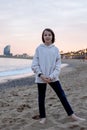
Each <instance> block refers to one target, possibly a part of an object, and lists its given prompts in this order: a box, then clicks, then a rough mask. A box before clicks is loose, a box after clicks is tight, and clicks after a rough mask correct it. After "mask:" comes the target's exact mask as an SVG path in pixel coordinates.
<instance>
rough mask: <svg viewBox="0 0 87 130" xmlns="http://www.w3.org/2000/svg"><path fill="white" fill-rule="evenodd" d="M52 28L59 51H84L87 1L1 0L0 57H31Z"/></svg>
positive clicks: (86, 39)
mask: <svg viewBox="0 0 87 130" xmlns="http://www.w3.org/2000/svg"><path fill="white" fill-rule="evenodd" d="M45 28H51V29H52V30H53V31H54V33H55V36H56V41H55V45H56V46H57V47H58V48H59V50H60V51H63V52H70V51H77V50H80V49H85V48H87V0H0V54H3V49H4V47H5V46H6V45H10V46H11V53H13V55H15V54H22V53H27V54H29V55H31V56H32V55H33V54H34V53H35V49H36V47H37V46H38V45H39V44H41V43H42V39H41V37H42V31H43V30H44V29H45Z"/></svg>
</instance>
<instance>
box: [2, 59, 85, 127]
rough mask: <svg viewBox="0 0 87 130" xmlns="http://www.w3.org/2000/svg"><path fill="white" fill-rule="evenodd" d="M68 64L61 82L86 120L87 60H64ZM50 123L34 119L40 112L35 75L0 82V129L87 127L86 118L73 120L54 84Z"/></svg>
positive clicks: (50, 96)
mask: <svg viewBox="0 0 87 130" xmlns="http://www.w3.org/2000/svg"><path fill="white" fill-rule="evenodd" d="M63 63H68V64H69V66H67V67H65V68H63V69H62V70H61V73H60V81H61V84H62V87H63V89H64V90H65V93H66V96H67V98H68V100H69V102H70V104H71V106H72V108H73V110H74V112H75V113H76V114H77V115H78V116H80V117H82V118H86V120H87V61H82V60H66V59H65V60H63ZM46 113H47V122H46V124H44V125H41V124H40V123H39V120H34V119H32V116H34V115H37V114H38V102H37V86H36V84H35V83H34V77H33V76H32V77H27V78H21V79H18V80H17V79H16V80H11V81H10V80H9V81H8V82H7V83H2V84H0V129H1V130H65V129H66V130H87V121H84V122H77V121H73V120H71V119H70V118H69V117H68V116H67V114H66V112H65V110H64V108H63V106H62V105H61V102H60V101H59V99H58V98H57V96H56V94H55V93H54V91H53V90H52V89H51V87H50V86H49V85H48V86H47V93H46Z"/></svg>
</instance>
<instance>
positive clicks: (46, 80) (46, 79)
mask: <svg viewBox="0 0 87 130" xmlns="http://www.w3.org/2000/svg"><path fill="white" fill-rule="evenodd" d="M40 77H41V79H42V80H43V81H45V82H46V83H50V82H51V81H52V80H51V79H50V78H47V77H46V76H45V75H41V76H40Z"/></svg>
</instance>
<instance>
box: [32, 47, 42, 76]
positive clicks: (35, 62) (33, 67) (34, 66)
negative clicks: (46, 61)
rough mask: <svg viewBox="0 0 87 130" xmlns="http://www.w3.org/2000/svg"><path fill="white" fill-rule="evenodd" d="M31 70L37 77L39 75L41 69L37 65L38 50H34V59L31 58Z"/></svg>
mask: <svg viewBox="0 0 87 130" xmlns="http://www.w3.org/2000/svg"><path fill="white" fill-rule="evenodd" d="M31 69H32V70H33V72H34V73H35V74H37V75H38V74H40V73H41V69H40V65H39V54H38V49H36V52H35V55H34V57H33V61H32V65H31Z"/></svg>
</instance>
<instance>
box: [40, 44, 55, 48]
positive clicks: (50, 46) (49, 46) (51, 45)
mask: <svg viewBox="0 0 87 130" xmlns="http://www.w3.org/2000/svg"><path fill="white" fill-rule="evenodd" d="M54 46H55V45H54V44H50V45H48V46H47V45H45V44H44V43H42V44H40V47H45V48H52V47H54Z"/></svg>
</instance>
